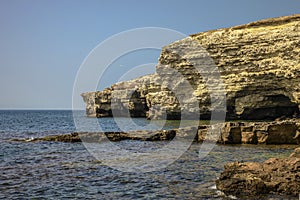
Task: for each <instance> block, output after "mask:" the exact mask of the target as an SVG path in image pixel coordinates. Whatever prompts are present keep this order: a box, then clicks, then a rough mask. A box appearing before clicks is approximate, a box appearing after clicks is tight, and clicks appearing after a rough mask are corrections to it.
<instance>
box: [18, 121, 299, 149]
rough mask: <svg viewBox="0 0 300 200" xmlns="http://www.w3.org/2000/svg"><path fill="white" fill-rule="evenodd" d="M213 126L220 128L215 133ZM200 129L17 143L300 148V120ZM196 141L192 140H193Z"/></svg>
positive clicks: (77, 135) (58, 137)
mask: <svg viewBox="0 0 300 200" xmlns="http://www.w3.org/2000/svg"><path fill="white" fill-rule="evenodd" d="M212 126H214V127H215V128H216V127H217V128H219V130H217V132H212V131H210V130H212ZM212 126H210V125H200V126H198V127H185V128H181V129H172V130H158V131H149V130H148V131H147V130H144V131H130V132H126V133H125V132H105V133H72V134H66V135H54V136H46V137H44V138H32V139H17V140H15V141H30V142H35V141H58V142H81V140H82V139H83V141H84V142H100V141H104V140H105V139H109V140H110V141H120V140H142V141H164V140H172V139H173V138H174V137H175V136H178V137H182V136H184V135H186V134H190V135H191V137H193V138H194V141H196V142H203V141H204V140H206V141H210V142H217V143H220V144H300V120H296V119H294V120H284V121H277V122H276V121H274V122H225V123H222V124H216V125H212ZM193 138H192V139H193Z"/></svg>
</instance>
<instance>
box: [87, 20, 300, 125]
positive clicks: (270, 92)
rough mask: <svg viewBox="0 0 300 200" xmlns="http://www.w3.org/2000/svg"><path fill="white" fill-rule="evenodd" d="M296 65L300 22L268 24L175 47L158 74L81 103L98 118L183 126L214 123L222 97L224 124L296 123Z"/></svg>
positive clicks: (299, 90)
mask: <svg viewBox="0 0 300 200" xmlns="http://www.w3.org/2000/svg"><path fill="white" fill-rule="evenodd" d="M299 61H300V15H292V16H286V17H280V18H274V19H267V20H262V21H258V22H254V23H249V24H246V25H241V26H236V27H232V28H226V29H218V30H214V31H208V32H203V33H198V34H194V35H191V36H190V37H188V38H185V39H182V40H179V41H176V42H174V43H173V44H170V45H168V46H165V47H164V48H163V49H162V52H161V55H160V58H159V62H158V64H157V67H156V73H155V74H153V75H148V76H144V77H141V78H138V79H135V80H131V81H127V82H122V83H117V84H115V85H113V86H111V87H110V88H107V89H105V90H103V91H97V92H88V93H84V94H82V97H83V99H84V101H85V103H86V113H87V115H88V116H93V117H112V116H131V117H148V118H154V119H160V118H167V119H180V118H181V117H182V112H183V111H184V112H185V113H197V114H199V112H200V118H201V119H210V117H211V113H212V111H216V112H223V111H224V110H223V109H222V106H225V104H224V102H223V99H222V98H223V94H224V95H226V100H225V103H226V107H225V109H226V117H227V119H252V120H256V119H259V120H261V119H263V120H265V119H276V118H278V117H282V116H285V117H296V116H299V108H300V77H299V76H300V73H299V72H300V62H299ZM220 80H221V82H222V83H223V87H218V86H219V85H220ZM215 102H219V104H220V106H219V105H217V106H212V105H213V103H215ZM195 105H196V106H195ZM195 107H196V108H195ZM216 107H217V109H220V110H216ZM197 116H198V115H197ZM187 117H188V116H187Z"/></svg>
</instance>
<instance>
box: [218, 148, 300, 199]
mask: <svg viewBox="0 0 300 200" xmlns="http://www.w3.org/2000/svg"><path fill="white" fill-rule="evenodd" d="M216 184H217V188H218V189H219V190H221V191H222V192H224V193H225V194H226V195H234V196H238V197H250V196H255V195H263V194H269V193H275V194H284V195H291V196H295V197H298V195H299V192H300V148H297V149H295V151H294V153H293V154H291V156H290V157H288V158H270V159H269V160H267V161H265V162H264V163H254V162H245V163H241V162H233V163H228V164H226V165H225V166H224V172H222V173H221V175H220V178H219V179H218V180H217V181H216Z"/></svg>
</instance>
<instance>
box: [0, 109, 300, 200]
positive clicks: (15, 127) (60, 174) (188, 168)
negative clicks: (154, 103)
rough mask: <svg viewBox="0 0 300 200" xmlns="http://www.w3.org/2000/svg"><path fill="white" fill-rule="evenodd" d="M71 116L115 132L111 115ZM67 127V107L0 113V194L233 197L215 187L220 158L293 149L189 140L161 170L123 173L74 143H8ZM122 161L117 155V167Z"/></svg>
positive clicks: (139, 148) (255, 157)
mask: <svg viewBox="0 0 300 200" xmlns="http://www.w3.org/2000/svg"><path fill="white" fill-rule="evenodd" d="M76 116H77V118H78V116H79V117H80V118H81V119H82V120H86V124H89V123H90V122H92V121H93V120H97V122H98V124H99V126H101V129H102V130H103V131H120V123H116V122H115V119H113V118H101V119H92V118H87V117H86V116H85V113H84V111H76ZM118 120H119V122H120V121H121V122H122V124H123V125H124V124H125V125H126V128H125V129H126V130H138V129H141V127H142V128H143V127H145V129H153V130H155V129H159V128H161V127H162V125H161V123H157V124H155V123H150V122H149V120H146V119H143V118H136V119H133V120H132V119H126V118H122V119H118ZM164 123H165V124H164V125H163V127H164V128H165V129H170V128H174V127H178V122H174V121H167V122H164ZM123 129H124V127H122V128H121V130H123ZM74 131H78V127H76V123H75V122H74V112H72V111H70V110H61V111H59V110H1V111H0V171H1V173H0V199H121V200H122V199H237V198H236V197H234V196H224V194H222V193H221V192H220V191H218V190H217V189H216V186H215V180H216V179H217V178H218V177H219V175H220V173H221V172H222V171H223V169H224V164H225V163H227V162H233V161H255V162H262V161H265V160H266V159H268V158H271V157H285V156H288V155H289V154H290V153H291V152H292V151H293V149H294V148H295V146H287V145H281V146H273V145H270V146H264V145H260V146H256V145H214V147H213V148H212V149H211V150H210V152H209V153H208V154H207V155H206V156H204V157H199V149H201V145H202V144H200V143H192V144H191V145H190V146H189V148H188V149H187V150H186V151H185V152H183V154H182V155H181V156H180V157H178V158H177V159H176V160H174V161H173V162H171V163H169V164H168V165H167V166H165V167H158V168H157V169H156V168H155V169H154V168H153V170H148V171H126V170H120V169H118V168H115V167H113V166H110V165H108V164H107V162H104V160H102V159H101V156H100V157H99V156H98V157H95V156H94V155H93V154H91V152H90V151H89V149H88V148H87V147H86V146H85V145H84V144H83V143H80V142H78V143H64V142H18V141H14V140H13V139H17V138H36V137H43V136H48V135H57V134H66V133H72V132H74ZM107 142H110V141H107ZM168 144H170V142H167V141H166V142H151V141H135V140H125V141H120V142H113V143H112V144H111V145H117V146H118V148H119V149H121V150H122V148H124V149H127V150H128V149H134V151H135V152H145V151H147V149H148V148H152V149H153V148H161V147H162V146H165V145H168ZM104 153H105V152H104ZM116 153H117V152H116ZM171 153H172V152H170V154H171ZM103 157H105V156H104V155H103ZM105 158H106V159H107V156H106V157H105ZM122 162H123V161H122V159H120V161H119V164H120V165H122ZM287 198H289V199H293V198H290V197H283V196H276V195H269V196H266V197H264V199H287ZM242 199H249V198H248V197H244V198H242ZM295 199H298V198H295Z"/></svg>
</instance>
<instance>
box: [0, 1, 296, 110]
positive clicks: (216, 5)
mask: <svg viewBox="0 0 300 200" xmlns="http://www.w3.org/2000/svg"><path fill="white" fill-rule="evenodd" d="M295 13H300V1H299V0H251V1H241V0H209V1H201V0H185V1H183V0H182V1H181V0H178V1H177V0H173V1H172V0H151V1H142V0H136V1H133V0H124V1H123V0H119V1H116V0H106V1H104V0H98V1H92V0H87V1H84V0H82V1H76V0H23V1H22V0H0V70H1V73H0V94H1V99H0V108H4V109H10V108H14V109H24V108H27V109H37V108H42V109H49V108H64V109H68V108H71V107H72V89H73V83H74V80H75V77H76V73H77V71H78V69H79V67H80V65H81V63H82V62H83V60H84V58H85V57H86V56H87V55H88V53H89V52H90V51H91V50H92V49H93V48H94V47H95V46H96V45H97V44H99V43H100V42H101V41H103V40H105V39H106V38H108V37H110V36H112V35H114V34H117V33H119V32H121V31H125V30H128V29H132V28H139V27H164V28H170V29H174V30H177V31H180V32H182V33H184V34H192V33H197V32H201V31H206V30H211V29H217V28H223V27H230V26H233V25H239V24H244V23H248V22H251V21H255V20H259V19H264V18H269V17H277V16H282V15H290V14H295ZM157 55H158V54H157ZM157 55H156V53H153V52H152V53H151V52H150V53H149V58H147V59H148V61H147V62H149V61H153V62H157ZM151 56H152V57H151Z"/></svg>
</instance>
